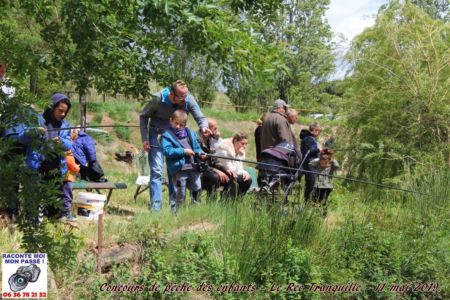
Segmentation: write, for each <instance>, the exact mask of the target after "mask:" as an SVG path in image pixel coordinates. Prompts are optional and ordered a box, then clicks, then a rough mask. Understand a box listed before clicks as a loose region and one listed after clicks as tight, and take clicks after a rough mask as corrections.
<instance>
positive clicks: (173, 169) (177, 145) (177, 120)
mask: <svg viewBox="0 0 450 300" xmlns="http://www.w3.org/2000/svg"><path fill="white" fill-rule="evenodd" d="M169 122H170V129H168V130H166V131H165V132H164V133H163V135H162V136H161V148H162V153H163V154H164V156H165V157H166V163H167V172H168V175H169V176H170V177H171V179H172V180H171V183H172V185H173V187H172V189H169V190H172V191H173V192H172V193H170V195H169V198H170V207H171V209H172V211H173V212H174V213H175V212H177V209H178V208H179V207H180V206H181V204H182V203H183V202H184V200H185V198H186V188H188V189H189V190H190V191H191V195H192V203H194V204H198V203H199V202H200V191H201V188H202V186H201V180H200V172H199V171H198V168H197V163H196V161H195V158H194V156H196V155H197V156H200V158H202V159H205V158H206V156H205V155H204V153H203V152H202V149H201V147H200V144H199V143H198V138H197V134H196V133H195V132H194V131H193V130H190V129H189V128H187V127H186V123H187V114H186V112H185V111H184V110H176V111H175V112H174V113H173V114H172V117H170V120H169Z"/></svg>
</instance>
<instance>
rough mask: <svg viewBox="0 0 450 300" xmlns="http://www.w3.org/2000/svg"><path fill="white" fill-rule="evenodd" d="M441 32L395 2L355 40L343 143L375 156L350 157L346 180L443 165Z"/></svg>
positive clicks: (447, 156) (445, 55)
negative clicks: (351, 176)
mask: <svg viewBox="0 0 450 300" xmlns="http://www.w3.org/2000/svg"><path fill="white" fill-rule="evenodd" d="M448 30H449V24H448V23H443V22H442V21H441V20H438V19H431V18H430V17H429V16H428V15H427V14H425V13H424V12H423V11H421V10H420V9H418V8H417V7H416V6H414V5H412V4H410V3H404V4H400V3H399V2H397V1H395V2H392V3H391V4H390V5H389V6H388V7H386V8H385V9H383V10H381V11H380V12H379V14H378V16H377V19H376V23H375V25H374V26H373V27H372V28H369V29H366V30H365V31H364V32H363V33H362V34H361V35H359V36H357V37H356V38H355V40H354V41H353V43H352V48H351V51H350V53H349V55H348V59H349V60H350V61H351V62H352V64H353V68H352V75H351V77H349V78H347V79H346V95H345V96H346V98H347V99H348V102H347V106H346V110H347V112H348V132H347V136H349V137H351V142H352V143H355V142H356V143H359V144H365V145H369V146H370V147H375V148H376V149H378V150H377V151H373V152H369V153H367V152H360V153H357V155H355V156H353V159H352V165H351V170H352V172H356V173H358V174H359V175H364V176H369V177H372V178H373V179H377V180H383V179H387V178H391V179H393V178H395V177H396V176H401V175H402V174H403V172H404V171H405V167H407V166H411V165H416V164H418V163H419V161H420V163H425V162H426V161H427V160H428V161H432V162H434V163H435V164H443V163H444V164H445V161H447V162H450V151H449V141H450V127H449V123H448V120H449V118H450V104H449V103H450V101H449V98H448V87H449V78H450V68H449V64H450V59H449V53H450V52H449V45H450V43H449V34H448V33H449V32H448ZM371 162H376V165H375V164H374V163H372V164H371Z"/></svg>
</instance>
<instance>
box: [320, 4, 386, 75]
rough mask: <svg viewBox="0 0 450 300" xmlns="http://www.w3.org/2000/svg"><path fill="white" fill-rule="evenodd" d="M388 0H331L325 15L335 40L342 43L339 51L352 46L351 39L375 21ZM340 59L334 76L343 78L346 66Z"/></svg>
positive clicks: (341, 52) (341, 53) (340, 53)
mask: <svg viewBox="0 0 450 300" xmlns="http://www.w3.org/2000/svg"><path fill="white" fill-rule="evenodd" d="M387 2H388V0H331V1H330V6H329V9H328V11H327V12H326V14H325V17H326V18H327V19H328V23H329V24H330V26H331V30H332V31H333V33H334V41H335V42H339V43H340V47H338V49H337V52H338V55H343V52H344V51H346V50H347V49H348V47H349V46H350V42H351V40H352V39H353V38H354V37H355V36H357V35H358V34H360V33H361V32H362V31H363V30H364V29H365V28H367V27H370V26H372V25H373V24H374V23H375V14H376V13H377V11H378V8H379V7H380V6H381V5H382V4H385V3H387ZM339 34H342V35H343V36H344V37H345V41H344V42H342V39H340V38H339ZM340 61H341V60H338V61H337V62H336V65H337V72H336V74H334V76H333V77H335V78H336V79H337V78H342V77H343V76H344V73H345V66H342V65H341V64H340V63H339V62H340Z"/></svg>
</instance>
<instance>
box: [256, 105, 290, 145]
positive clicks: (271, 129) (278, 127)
mask: <svg viewBox="0 0 450 300" xmlns="http://www.w3.org/2000/svg"><path fill="white" fill-rule="evenodd" d="M288 107H289V105H288V104H286V102H285V101H284V100H281V99H277V100H275V102H274V104H273V110H272V112H271V113H269V114H268V115H267V117H266V118H265V120H264V122H263V124H262V128H261V151H264V150H266V149H267V148H270V147H275V146H276V145H278V144H279V143H281V142H288V143H289V144H291V145H293V144H294V140H295V137H294V136H293V135H292V130H291V125H290V124H289V121H288V119H287V116H286V110H287V108H288Z"/></svg>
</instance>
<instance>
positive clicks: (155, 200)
mask: <svg viewBox="0 0 450 300" xmlns="http://www.w3.org/2000/svg"><path fill="white" fill-rule="evenodd" d="M178 109H181V110H184V111H186V112H187V113H192V115H193V117H194V119H195V121H196V122H197V124H198V126H199V127H200V131H201V132H202V133H204V134H207V133H208V132H209V133H211V132H210V130H209V128H208V121H207V119H206V118H205V117H204V115H203V113H202V112H201V110H200V107H199V106H198V104H197V102H196V101H195V98H194V96H192V94H190V93H189V90H188V87H187V85H186V83H185V82H184V81H182V80H177V81H175V82H173V83H172V84H171V85H170V86H169V87H166V88H164V89H163V90H161V91H160V92H157V93H155V94H153V95H152V97H151V99H150V101H149V102H148V103H147V105H146V106H145V107H144V109H143V110H142V112H141V113H140V116H139V118H140V127H141V138H142V141H143V147H144V150H145V151H147V152H148V153H149V154H148V161H149V164H150V189H149V190H150V202H149V209H152V210H154V211H160V210H161V205H162V173H163V164H164V158H163V154H162V149H161V147H160V144H159V136H160V135H161V134H162V133H164V131H165V130H167V129H169V128H170V123H169V119H170V117H171V116H172V114H173V112H174V111H176V110H178ZM149 121H150V122H149ZM175 196H176V195H175V194H174V191H173V188H172V179H171V178H170V176H169V197H175Z"/></svg>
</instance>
